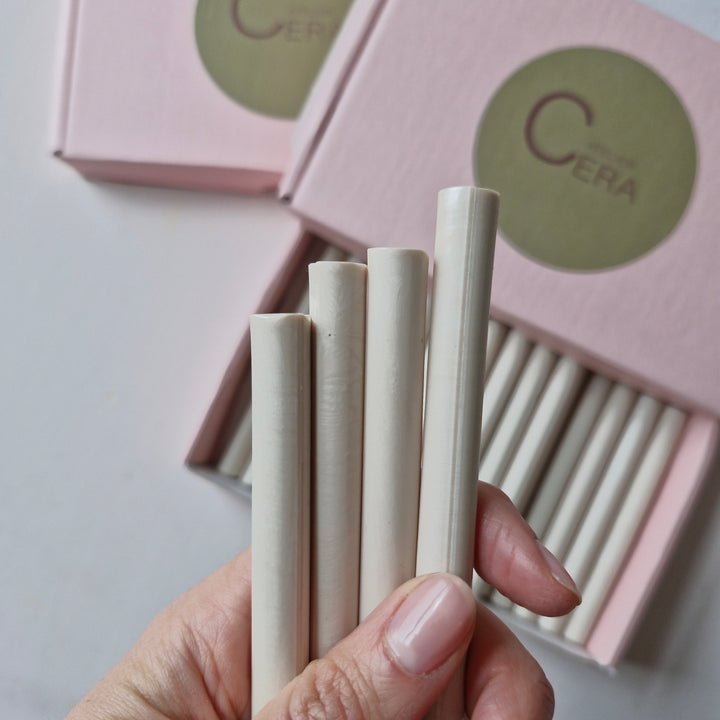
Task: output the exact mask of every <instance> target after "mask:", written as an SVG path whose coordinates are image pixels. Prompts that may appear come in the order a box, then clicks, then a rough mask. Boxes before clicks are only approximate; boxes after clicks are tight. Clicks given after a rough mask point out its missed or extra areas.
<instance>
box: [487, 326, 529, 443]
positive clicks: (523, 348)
mask: <svg viewBox="0 0 720 720" xmlns="http://www.w3.org/2000/svg"><path fill="white" fill-rule="evenodd" d="M528 352H530V341H529V340H528V339H527V338H526V337H525V336H524V335H522V334H521V333H519V332H518V331H517V330H510V331H509V332H508V334H507V337H506V338H505V342H503V345H502V348H501V349H500V352H499V353H498V356H497V358H496V360H495V362H494V363H493V366H492V369H491V370H490V373H489V374H488V378H487V383H486V385H485V391H484V397H483V409H482V428H481V434H480V455H481V456H482V454H483V453H484V451H485V448H486V447H487V446H488V444H489V443H490V439H491V438H492V436H493V433H494V431H495V427H496V426H497V424H498V421H499V420H500V417H501V415H502V413H503V410H504V409H505V403H506V402H507V399H508V398H509V397H510V394H511V393H512V391H513V388H514V387H515V381H516V380H517V377H518V375H519V374H520V371H521V370H522V367H523V364H524V363H525V359H526V358H527V355H528Z"/></svg>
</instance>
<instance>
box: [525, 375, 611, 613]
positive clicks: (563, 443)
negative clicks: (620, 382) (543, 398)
mask: <svg viewBox="0 0 720 720" xmlns="http://www.w3.org/2000/svg"><path fill="white" fill-rule="evenodd" d="M611 386H612V382H611V381H610V380H609V379H608V378H606V377H603V376H602V375H592V376H591V378H590V381H589V382H588V384H587V385H586V386H585V388H584V389H583V391H582V393H581V396H580V401H579V402H578V404H577V406H576V407H575V409H574V410H573V412H572V414H571V417H570V421H569V423H568V426H567V428H566V429H565V431H564V432H563V435H562V438H561V440H560V444H559V445H558V449H557V450H556V452H555V454H554V456H553V459H552V461H551V463H550V466H549V467H548V469H547V471H546V472H545V473H544V474H543V476H542V478H541V480H540V488H539V489H538V492H537V493H536V495H535V498H534V500H533V502H532V505H531V506H530V510H529V512H528V514H527V521H528V524H529V525H530V527H531V528H532V529H533V530H534V531H535V534H536V535H537V536H538V538H540V540H541V541H544V540H545V536H546V534H547V529H548V527H549V525H550V522H551V520H552V517H553V515H554V513H555V511H556V510H557V507H558V504H559V502H560V498H561V497H562V495H563V493H564V491H565V490H566V488H567V484H568V481H569V479H570V475H571V473H572V471H573V468H574V467H575V465H576V463H577V461H578V458H579V457H580V455H581V454H582V450H583V448H584V447H585V443H586V441H587V439H588V437H589V436H590V433H591V431H592V428H593V426H594V425H595V422H596V420H597V417H598V415H599V414H600V410H601V408H602V406H603V404H604V403H605V400H606V398H607V396H608V393H609V392H610V388H611ZM514 612H515V613H517V615H518V616H519V617H523V618H524V619H526V620H533V619H536V615H535V614H534V613H532V612H530V611H529V610H527V609H526V608H524V607H520V606H517V605H516V606H515V607H514Z"/></svg>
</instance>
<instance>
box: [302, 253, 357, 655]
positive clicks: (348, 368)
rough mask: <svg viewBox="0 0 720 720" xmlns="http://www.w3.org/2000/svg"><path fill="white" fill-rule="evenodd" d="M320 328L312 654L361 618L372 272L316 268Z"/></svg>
mask: <svg viewBox="0 0 720 720" xmlns="http://www.w3.org/2000/svg"><path fill="white" fill-rule="evenodd" d="M308 270H309V280H310V283H309V286H310V317H311V319H312V323H313V332H312V337H313V342H312V347H313V440H312V446H313V472H312V508H313V523H312V542H311V547H312V561H311V583H310V656H311V658H312V659H315V658H318V657H321V656H323V655H324V654H325V653H326V652H327V651H328V650H329V649H330V648H331V647H332V646H333V645H334V644H335V643H336V642H338V640H341V639H342V638H344V637H345V636H346V635H347V634H348V633H350V632H351V631H352V630H353V629H354V628H355V626H356V625H357V621H358V591H359V579H360V510H361V502H362V491H361V487H362V436H363V396H364V377H365V288H366V279H367V268H366V266H365V265H361V264H359V263H350V262H317V263H312V264H311V265H310V266H309V268H308Z"/></svg>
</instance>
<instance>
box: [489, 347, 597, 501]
mask: <svg viewBox="0 0 720 720" xmlns="http://www.w3.org/2000/svg"><path fill="white" fill-rule="evenodd" d="M584 377H585V370H584V369H583V367H582V366H581V365H579V364H578V363H577V362H575V360H573V359H572V358H569V357H562V358H560V359H559V360H558V362H557V364H556V365H555V367H554V368H553V371H552V375H551V376H550V379H549V381H548V383H547V385H546V386H545V389H544V390H543V394H542V396H541V398H540V400H539V402H538V404H537V407H536V408H535V410H534V412H533V416H532V418H531V420H530V423H529V425H528V427H527V430H526V431H525V434H524V436H523V438H522V441H521V443H520V445H519V447H518V449H517V452H516V453H515V456H514V457H513V459H512V463H511V464H510V467H509V468H508V470H507V472H506V473H505V476H504V477H503V480H502V483H501V485H500V487H501V488H502V490H503V492H504V493H505V494H506V495H508V496H509V497H510V499H511V500H512V501H513V503H514V504H515V507H517V508H518V510H520V512H521V513H525V510H526V508H527V505H528V502H529V500H530V496H531V495H532V493H533V491H534V489H535V486H536V484H537V481H538V478H539V476H540V472H541V471H542V468H543V467H544V465H545V463H546V461H547V459H548V456H549V455H550V451H551V450H552V448H553V446H554V445H555V442H556V440H557V437H558V435H559V433H560V430H561V429H562V426H563V424H564V423H565V420H566V419H567V416H568V413H569V411H570V408H571V407H572V405H573V404H574V403H575V400H576V398H577V393H578V391H579V389H580V385H581V383H582V381H583V378H584Z"/></svg>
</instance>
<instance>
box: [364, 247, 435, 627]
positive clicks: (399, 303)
mask: <svg viewBox="0 0 720 720" xmlns="http://www.w3.org/2000/svg"><path fill="white" fill-rule="evenodd" d="M367 265H368V276H367V319H366V332H365V342H366V344H365V433H364V439H363V485H362V532H361V534H360V537H361V544H360V619H361V620H363V619H364V618H365V617H367V616H368V615H369V614H370V612H371V611H372V610H373V609H374V608H375V607H376V606H377V604H378V603H379V602H380V601H381V600H383V599H384V598H385V597H386V596H387V595H389V594H390V593H391V592H392V591H393V590H394V589H395V588H397V587H398V586H399V585H401V584H402V583H404V582H405V581H406V580H409V579H410V578H412V577H414V575H415V548H416V542H417V522H418V503H419V500H420V448H421V439H422V408H423V376H424V366H425V306H426V298H427V278H428V258H427V255H426V254H425V253H424V252H422V251H421V250H402V249H394V248H374V249H370V250H368V256H367Z"/></svg>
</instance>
